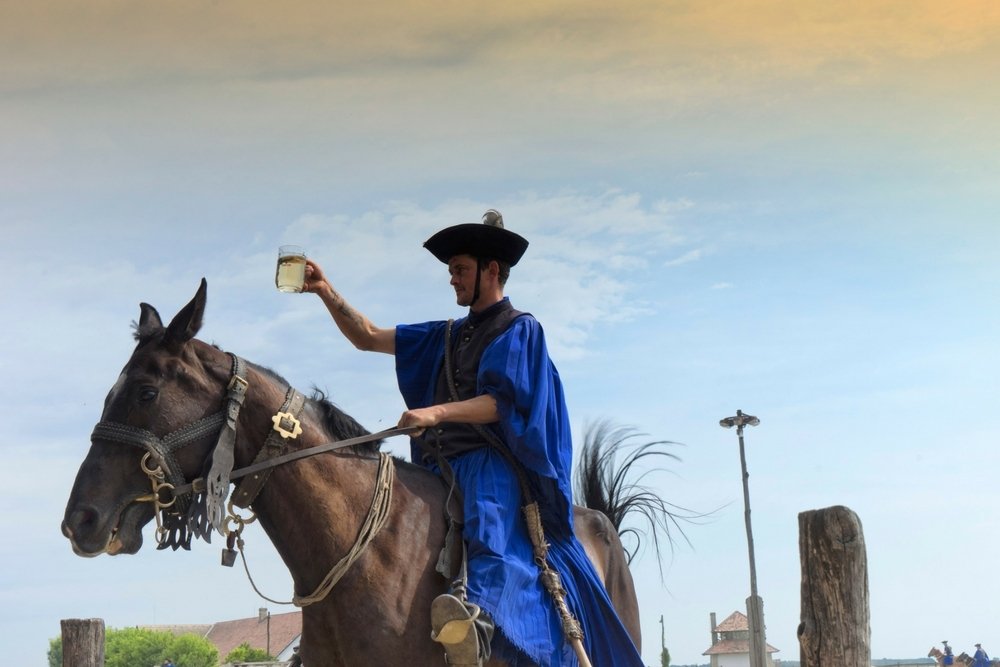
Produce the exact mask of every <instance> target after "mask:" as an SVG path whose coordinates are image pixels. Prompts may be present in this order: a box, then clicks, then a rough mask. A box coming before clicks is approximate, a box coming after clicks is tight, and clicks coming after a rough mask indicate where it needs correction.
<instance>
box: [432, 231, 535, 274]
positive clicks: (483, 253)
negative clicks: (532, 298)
mask: <svg viewBox="0 0 1000 667" xmlns="http://www.w3.org/2000/svg"><path fill="white" fill-rule="evenodd" d="M424 247H425V248H427V249H428V250H430V251H431V254H432V255H434V256H435V257H437V258H438V259H439V260H440V261H442V262H444V263H445V264H447V263H448V260H450V259H451V258H452V257H454V256H455V255H472V256H473V257H479V258H482V257H488V258H491V259H496V260H498V261H501V262H506V263H507V264H510V265H511V266H514V265H515V264H517V262H518V261H519V260H520V259H521V256H522V255H524V251H525V250H527V249H528V240H527V239H526V238H524V237H523V236H520V235H519V234H515V233H514V232H512V231H509V230H506V229H503V228H502V227H493V226H492V225H484V224H482V223H475V222H470V223H465V224H461V225H455V226H453V227H447V228H445V229H442V230H441V231H440V232H438V233H437V234H435V235H434V236H432V237H430V238H429V239H427V241H426V242H425V243H424Z"/></svg>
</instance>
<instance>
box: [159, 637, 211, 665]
mask: <svg viewBox="0 0 1000 667" xmlns="http://www.w3.org/2000/svg"><path fill="white" fill-rule="evenodd" d="M170 658H171V659H172V660H173V661H174V665H176V667H215V666H216V665H218V664H219V651H218V650H217V649H216V648H215V647H214V646H213V645H212V644H211V642H209V641H208V640H207V639H202V638H201V637H198V636H197V635H191V634H188V635H181V636H180V637H177V638H176V639H174V644H173V646H171V647H170Z"/></svg>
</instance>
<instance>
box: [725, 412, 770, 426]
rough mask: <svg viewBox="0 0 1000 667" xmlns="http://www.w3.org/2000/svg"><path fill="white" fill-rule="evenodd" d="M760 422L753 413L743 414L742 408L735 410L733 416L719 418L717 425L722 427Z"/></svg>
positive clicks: (750, 424) (755, 424)
mask: <svg viewBox="0 0 1000 667" xmlns="http://www.w3.org/2000/svg"><path fill="white" fill-rule="evenodd" d="M758 424H760V420H759V419H757V418H756V417H754V416H753V415H745V414H743V411H742V410H737V411H736V416H735V417H726V418H725V419H722V420H719V426H721V427H723V428H732V427H734V426H757V425H758Z"/></svg>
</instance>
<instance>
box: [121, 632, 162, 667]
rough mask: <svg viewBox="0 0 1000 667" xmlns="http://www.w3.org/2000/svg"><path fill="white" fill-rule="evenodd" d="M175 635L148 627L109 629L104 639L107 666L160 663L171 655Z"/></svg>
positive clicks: (137, 666) (143, 666) (134, 665)
mask: <svg viewBox="0 0 1000 667" xmlns="http://www.w3.org/2000/svg"><path fill="white" fill-rule="evenodd" d="M173 643H174V636H173V635H172V634H170V633H169V632H161V631H157V630H149V629H146V628H122V629H120V630H113V629H112V630H108V632H107V636H106V638H105V641H104V664H105V667H140V666H141V667H145V666H146V665H159V664H160V663H161V662H163V660H164V659H165V658H167V657H168V656H170V647H171V645H172V644H173Z"/></svg>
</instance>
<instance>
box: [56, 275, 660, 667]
mask: <svg viewBox="0 0 1000 667" xmlns="http://www.w3.org/2000/svg"><path fill="white" fill-rule="evenodd" d="M205 298H206V285H205V282H204V281H202V284H201V287H200V288H199V289H198V292H197V294H196V295H195V297H194V298H193V299H192V300H191V302H190V303H188V304H187V306H185V307H184V308H183V309H182V310H181V311H180V312H179V313H178V314H177V315H176V316H175V317H174V318H173V320H172V321H171V322H170V324H169V325H167V326H166V327H165V326H164V325H163V323H162V321H161V319H160V316H159V314H158V313H157V311H156V310H155V309H154V308H153V307H152V306H149V305H148V304H142V305H141V314H140V319H139V322H138V325H137V326H136V339H137V341H138V344H137V345H136V348H135V351H134V352H133V353H132V356H131V358H130V359H129V361H128V363H127V364H126V365H125V367H124V369H123V370H122V372H121V375H120V376H119V378H118V381H117V382H116V383H115V385H114V387H113V388H112V389H111V391H110V393H109V394H108V396H107V399H106V400H105V406H104V412H103V415H102V417H101V423H100V424H99V425H98V428H96V429H95V432H94V435H93V437H92V444H91V448H90V451H89V453H88V454H87V457H86V459H85V460H84V462H83V464H82V466H81V467H80V470H79V472H78V473H77V478H76V482H75V484H74V486H73V490H72V492H71V494H70V497H69V502H68V504H67V507H66V515H65V518H64V521H63V524H62V531H63V533H64V534H65V535H66V537H67V538H69V540H70V542H71V543H72V545H73V550H74V551H75V552H76V553H77V554H79V555H81V556H96V555H98V554H102V553H107V554H111V555H116V554H123V553H125V554H134V553H136V552H137V551H138V550H139V548H140V547H141V546H142V533H141V530H142V528H143V526H144V525H146V524H147V523H149V522H150V521H151V520H152V519H153V518H154V515H155V514H157V512H156V511H155V510H157V509H163V508H162V506H161V505H160V504H154V503H153V502H151V501H152V500H153V494H151V487H150V482H151V479H152V480H153V482H154V484H155V479H156V478H155V477H151V476H150V471H151V470H153V471H156V470H157V469H160V472H162V468H166V469H167V470H166V472H165V473H163V474H161V476H160V479H161V481H162V482H166V483H173V485H174V486H178V487H183V486H185V485H189V484H190V482H191V481H192V480H193V479H195V478H199V476H202V477H203V476H206V473H207V472H208V471H209V467H210V464H211V462H212V460H213V456H214V457H219V456H220V455H219V454H218V453H216V452H215V451H213V450H215V449H216V440H217V432H218V430H219V429H218V428H215V426H216V424H220V428H221V423H222V422H224V421H225V419H224V416H223V418H221V421H220V419H217V418H216V416H217V415H218V414H219V412H220V402H222V403H226V402H227V401H226V400H225V397H226V396H227V391H229V390H228V389H227V387H231V385H232V384H233V381H232V377H233V373H234V359H236V358H235V357H233V355H230V354H228V353H226V352H224V351H222V350H221V349H219V348H217V347H215V346H212V345H208V344H206V343H203V342H201V341H200V340H197V339H196V338H195V336H196V334H197V333H198V331H199V329H200V328H201V323H202V316H203V314H204V310H205ZM243 377H244V378H245V380H246V381H247V386H246V391H245V398H243V399H241V400H242V409H241V410H240V411H239V412H238V417H237V419H236V420H235V422H234V423H233V424H232V425H233V426H234V427H235V443H234V445H233V450H232V451H233V459H234V462H233V465H232V466H231V467H235V468H237V469H239V468H242V467H245V466H248V465H250V464H251V463H252V462H253V461H254V459H255V457H256V456H257V454H258V452H259V450H260V449H261V447H262V446H263V443H264V440H265V435H266V434H267V433H269V432H270V431H271V430H272V428H273V427H274V423H273V415H275V413H276V411H278V410H279V408H280V407H281V406H282V402H283V400H284V399H285V396H286V391H288V390H289V387H288V385H287V383H285V382H284V381H283V380H282V379H281V378H279V377H277V376H276V375H275V374H274V373H273V372H271V371H268V370H267V369H264V368H261V367H259V366H256V365H254V364H245V366H244V370H243ZM230 395H231V394H230ZM230 414H232V413H230ZM300 419H301V427H302V431H303V432H302V433H301V435H300V436H299V437H298V438H297V439H294V440H290V441H288V442H289V443H290V444H289V445H288V446H289V448H290V450H291V451H295V450H301V449H305V448H309V447H312V446H315V445H318V444H320V443H327V442H331V441H340V440H345V439H350V438H353V437H356V436H361V435H364V434H366V433H367V432H366V431H365V430H364V429H363V428H362V427H361V426H360V425H359V424H358V423H357V422H356V421H355V420H354V419H352V418H351V417H349V416H348V415H346V414H345V413H343V412H342V411H340V410H339V409H338V408H336V407H335V406H333V405H332V404H331V403H330V402H328V401H327V400H325V398H324V397H323V396H322V395H317V396H314V397H313V398H311V399H307V400H306V401H305V405H304V407H303V408H302V411H301V414H300ZM206 425H208V426H211V429H210V430H211V432H206V430H207V428H206ZM115 429H117V430H119V431H124V432H128V433H132V434H133V435H131V436H129V437H113V436H112V434H113V432H115ZM134 434H139V435H134ZM130 438H131V439H130ZM151 442H154V443H159V444H156V446H155V447H154V446H153V445H151V444H149V443H151ZM131 445H137V446H131ZM378 447H379V443H378V442H375V443H372V444H370V445H358V446H353V447H350V448H347V449H343V450H337V451H332V452H328V453H324V454H321V455H318V456H311V457H307V458H302V459H300V460H297V461H294V462H291V463H286V464H283V465H279V466H276V467H274V468H273V469H272V470H271V471H270V477H269V479H267V482H266V483H265V484H264V486H263V488H262V490H261V491H260V494H259V495H258V496H257V497H256V499H255V500H254V501H253V504H252V508H253V511H254V512H255V514H256V516H257V517H258V518H259V520H260V522H261V524H262V526H263V528H264V530H265V532H266V533H267V535H268V536H269V537H270V539H271V540H272V542H273V543H274V546H275V548H276V549H277V551H278V553H279V554H280V556H281V558H282V559H283V560H284V562H285V564H286V565H287V567H288V569H289V571H290V572H291V575H292V578H293V580H294V585H295V591H296V593H298V594H300V595H304V594H306V593H308V592H311V591H313V590H314V589H315V588H316V587H317V585H318V584H319V583H320V582H321V581H322V580H323V579H324V577H326V576H327V574H328V571H329V569H330V566H331V565H332V564H333V563H334V562H335V561H337V560H338V559H340V558H341V557H342V556H343V555H344V554H346V553H348V552H349V551H350V550H351V549H352V547H353V546H354V544H355V541H356V538H357V536H358V533H359V527H360V526H362V524H363V522H364V521H365V519H366V515H367V513H368V508H369V506H370V505H371V503H372V497H373V489H374V488H375V486H376V476H377V470H378V469H379V466H380V457H379V454H378ZM150 451H152V455H151V458H150V457H147V458H146V459H145V460H144V461H143V462H142V463H140V461H141V460H142V459H143V454H144V452H150ZM213 469H214V468H213ZM395 470H396V473H395V478H394V480H393V481H392V483H391V485H389V486H391V489H392V492H393V497H392V505H391V509H390V511H389V514H388V517H387V519H386V523H385V525H384V527H383V528H382V530H381V531H380V532H379V533H378V534H377V535H376V536H375V537H374V539H373V540H372V541H371V543H370V544H369V545H368V546H367V548H366V549H365V550H364V551H363V553H361V555H360V557H359V558H358V559H357V560H356V562H354V563H353V565H352V566H351V567H350V569H349V570H348V571H347V572H346V574H345V575H344V576H343V578H342V579H341V580H340V581H339V583H338V584H337V588H336V590H335V591H334V592H333V593H332V594H330V595H329V596H327V597H326V598H325V599H323V600H322V601H319V602H317V603H315V604H311V605H309V606H306V607H305V608H304V610H303V628H302V656H303V660H304V662H305V664H307V665H322V666H324V667H329V666H334V665H344V666H350V667H356V666H357V665H385V666H391V665H433V664H442V662H443V660H442V657H443V652H442V650H441V647H440V645H439V644H436V643H434V642H433V641H431V639H430V620H429V610H430V606H431V601H432V600H433V599H434V597H435V596H437V595H438V594H439V593H441V592H443V591H444V590H445V589H446V587H447V583H448V582H447V581H446V580H445V578H444V577H442V576H441V575H440V574H438V573H437V572H436V571H435V562H436V560H437V558H438V555H439V553H440V549H441V546H442V544H443V543H444V540H445V533H446V522H445V520H444V519H443V517H444V506H445V501H446V490H445V487H444V486H443V485H442V483H441V481H440V479H439V478H438V477H437V476H435V475H434V474H432V473H430V472H428V471H427V470H425V469H424V468H422V467H419V466H416V465H412V464H409V463H405V462H402V461H395ZM226 488H227V490H228V480H227V483H226ZM156 495H157V498H158V500H159V502H160V503H161V504H167V503H168V502H169V500H170V496H171V494H170V493H169V486H168V487H166V489H161V490H160V491H159V492H158V493H157V494H156ZM180 500H184V499H183V498H180ZM181 504H188V501H184V503H182V502H180V501H179V502H178V505H181ZM157 516H159V515H157ZM185 523H187V522H186V521H185ZM194 523H196V524H197V523H198V522H194ZM206 528H207V530H206ZM176 529H177V526H176V525H175V526H174V530H175V531H176ZM186 530H190V529H188V528H186V527H182V528H181V530H180V533H179V536H178V534H177V533H176V532H175V533H172V534H171V536H170V537H169V539H166V540H161V544H160V546H161V548H162V547H164V546H172V547H173V548H175V549H176V548H177V547H178V546H184V547H187V546H188V545H189V544H190V539H191V535H190V533H187V535H186V539H185V531H186ZM210 530H211V529H210V528H208V522H207V520H205V519H204V517H203V518H202V520H201V529H199V527H198V526H197V525H195V528H194V533H195V535H196V536H199V533H201V535H200V536H204V537H208V534H210ZM576 532H577V535H578V537H579V538H580V540H581V542H582V543H583V544H584V546H585V549H586V551H587V554H588V556H589V557H590V558H591V560H592V561H593V562H594V564H595V567H596V569H597V571H598V572H599V573H600V574H601V575H602V578H603V580H604V582H605V585H606V586H607V589H608V592H609V594H610V597H611V600H612V602H613V603H614V605H615V608H616V610H617V611H618V614H619V616H620V617H621V619H622V621H623V622H624V624H625V626H626V628H627V629H628V631H629V633H630V634H631V636H632V637H633V640H634V641H635V644H636V645H637V646H639V642H640V636H639V618H638V606H637V602H636V597H635V590H634V587H633V583H632V577H631V574H630V573H629V570H628V564H627V561H626V557H625V552H624V549H623V548H622V545H621V542H620V540H619V537H618V533H617V531H616V529H615V526H613V525H612V524H611V522H610V521H609V519H608V518H607V516H605V515H604V514H603V513H600V512H596V511H594V510H588V509H585V508H577V512H576ZM165 534H166V528H164V529H163V530H160V531H158V539H161V538H164V536H165ZM489 664H490V665H493V666H494V667H498V666H499V665H500V664H501V663H497V662H496V661H493V662H490V663H489Z"/></svg>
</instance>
